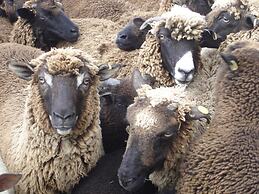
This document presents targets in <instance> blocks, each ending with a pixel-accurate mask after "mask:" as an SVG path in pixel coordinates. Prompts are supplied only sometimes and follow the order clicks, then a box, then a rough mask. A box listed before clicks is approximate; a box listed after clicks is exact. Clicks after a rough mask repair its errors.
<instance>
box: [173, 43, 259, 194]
mask: <svg viewBox="0 0 259 194" xmlns="http://www.w3.org/2000/svg"><path fill="white" fill-rule="evenodd" d="M258 47H259V45H258V43H256V42H238V43H236V44H232V45H230V46H229V47H228V50H227V52H226V54H227V55H228V54H230V56H232V57H234V60H235V61H236V63H237V64H235V63H233V61H232V63H233V64H235V65H237V66H236V67H235V69H234V70H231V67H227V66H226V65H222V66H221V67H220V69H219V73H218V76H217V78H218V80H217V81H218V82H217V84H216V91H217V99H216V106H215V115H214V118H213V119H212V121H211V125H210V126H209V128H208V129H207V131H206V132H205V133H204V134H203V135H202V137H201V138H199V139H197V141H196V142H195V143H194V144H193V145H192V146H191V147H190V148H191V149H190V152H189V154H187V156H186V158H185V159H184V160H183V164H182V166H181V178H180V181H179V183H178V186H177V190H178V193H257V192H258V189H259V185H258V172H259V163H258V157H259V153H258V150H259V145H258V140H259V130H258V125H259V118H258V112H259V102H258V96H259V88H258V86H259V80H258V77H259V72H258V68H259V63H258V60H259V58H258V56H259V55H258V54H259V50H258ZM233 64H232V65H233Z"/></svg>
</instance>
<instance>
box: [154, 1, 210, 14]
mask: <svg viewBox="0 0 259 194" xmlns="http://www.w3.org/2000/svg"><path fill="white" fill-rule="evenodd" d="M213 3H214V0H180V1H179V0H161V1H160V7H159V10H160V11H167V10H169V9H170V8H171V6H173V5H175V4H176V5H181V6H182V5H184V6H186V7H188V8H189V9H190V10H192V11H194V12H197V13H199V14H201V15H207V14H208V13H209V12H210V11H211V6H212V4H213Z"/></svg>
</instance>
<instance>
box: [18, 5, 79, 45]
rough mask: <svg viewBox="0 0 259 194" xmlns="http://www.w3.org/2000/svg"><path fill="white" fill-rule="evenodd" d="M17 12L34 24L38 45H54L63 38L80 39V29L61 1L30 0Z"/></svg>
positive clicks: (70, 40) (67, 39) (73, 40)
mask: <svg viewBox="0 0 259 194" xmlns="http://www.w3.org/2000/svg"><path fill="white" fill-rule="evenodd" d="M17 14H18V15H19V16H20V18H22V19H23V20H25V21H26V22H27V23H29V24H30V25H31V26H32V29H33V33H34V35H35V37H36V45H35V46H36V47H39V48H44V47H53V46H55V45H56V44H57V43H58V42H59V41H61V40H64V41H68V42H75V41H77V40H78V37H79V29H78V27H77V26H76V25H75V24H74V23H73V22H72V21H71V20H70V19H69V18H68V17H67V16H66V15H65V13H64V10H63V7H62V6H61V4H60V3H59V2H56V1H49V0H48V1H36V2H32V1H28V2H26V3H25V4H24V6H23V8H20V9H18V10H17ZM46 49H47V48H46Z"/></svg>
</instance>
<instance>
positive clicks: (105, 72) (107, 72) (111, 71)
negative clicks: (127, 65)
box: [98, 64, 121, 81]
mask: <svg viewBox="0 0 259 194" xmlns="http://www.w3.org/2000/svg"><path fill="white" fill-rule="evenodd" d="M120 68H121V65H120V64H113V65H106V64H104V65H100V66H99V72H98V75H99V76H100V80H101V81H104V80H107V79H109V78H111V77H115V76H116V75H117V73H118V71H119V70H120Z"/></svg>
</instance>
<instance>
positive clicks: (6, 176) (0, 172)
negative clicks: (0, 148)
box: [0, 158, 21, 194]
mask: <svg viewBox="0 0 259 194" xmlns="http://www.w3.org/2000/svg"><path fill="white" fill-rule="evenodd" d="M20 179H21V175H20V174H10V173H8V171H7V169H6V166H5V164H4V163H3V161H2V159H1V158H0V192H1V193H2V194H13V193H14V191H13V189H12V187H13V186H14V185H15V184H16V183H17V182H18V181H19V180H20ZM6 190H7V191H6Z"/></svg>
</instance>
